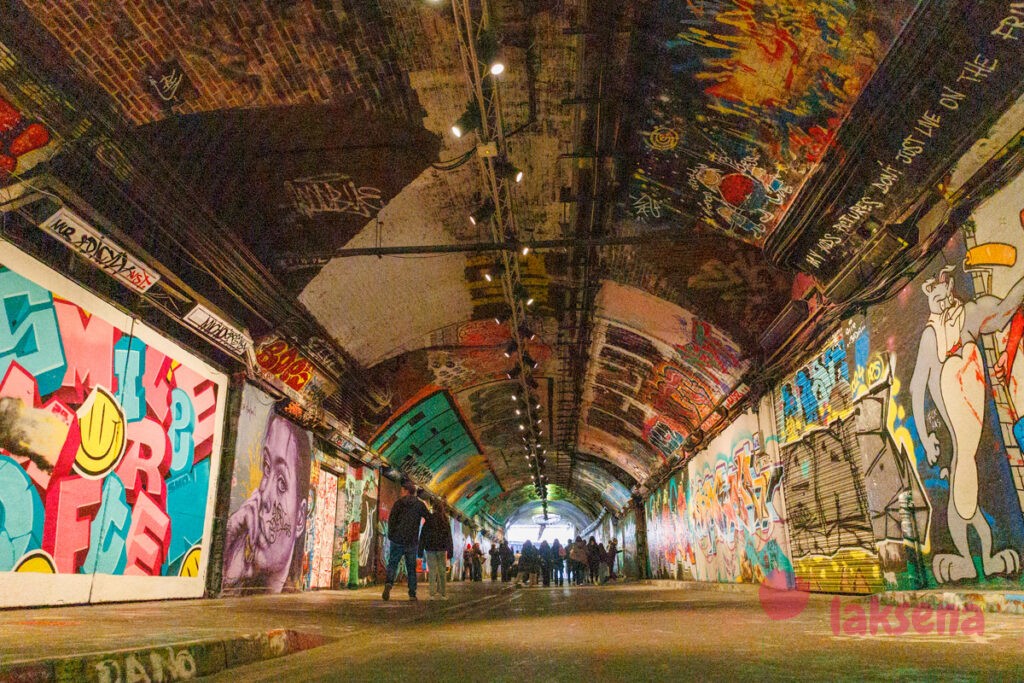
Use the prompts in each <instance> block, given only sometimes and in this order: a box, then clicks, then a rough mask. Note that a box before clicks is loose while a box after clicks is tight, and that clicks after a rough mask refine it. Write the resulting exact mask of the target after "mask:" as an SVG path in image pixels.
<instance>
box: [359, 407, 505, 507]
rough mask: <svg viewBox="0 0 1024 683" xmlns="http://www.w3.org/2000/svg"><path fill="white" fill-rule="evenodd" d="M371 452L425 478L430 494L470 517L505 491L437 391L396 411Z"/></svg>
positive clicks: (453, 409) (373, 441)
mask: <svg viewBox="0 0 1024 683" xmlns="http://www.w3.org/2000/svg"><path fill="white" fill-rule="evenodd" d="M508 403H509V404H510V403H511V401H509V402H508ZM369 448H370V450H372V451H374V452H376V453H378V454H380V456H381V457H382V458H384V460H385V461H387V462H389V463H391V465H392V466H395V467H398V468H399V469H401V470H402V471H403V472H410V473H412V474H413V475H414V476H417V477H421V478H424V479H427V486H428V487H429V488H430V490H432V491H434V492H435V493H437V494H438V495H440V496H442V497H444V498H445V500H447V501H448V504H449V505H451V506H452V507H454V508H456V509H458V510H460V511H461V512H463V513H464V514H466V515H469V516H471V517H472V516H473V515H475V514H477V513H479V512H481V511H482V510H483V509H484V508H485V507H486V505H487V504H488V503H489V501H490V500H491V499H492V498H496V497H497V495H498V494H499V493H501V486H500V485H499V484H498V481H497V479H495V478H494V474H493V473H492V472H491V470H490V465H489V463H488V461H487V458H486V457H484V456H483V455H482V449H481V447H480V444H479V443H478V442H477V441H476V438H475V437H474V436H473V434H472V432H470V430H469V427H468V426H467V424H466V421H465V420H464V418H463V417H462V414H461V412H460V411H459V409H458V407H457V406H456V405H455V402H454V401H453V400H452V398H451V396H450V394H448V392H446V391H441V390H438V389H437V387H427V388H426V389H425V390H424V391H422V392H421V393H420V394H418V395H417V396H415V397H413V398H412V399H410V400H409V401H408V402H407V403H406V404H405V405H404V406H402V407H401V408H400V409H399V410H398V411H396V412H395V414H394V415H393V416H392V417H391V418H390V419H389V420H388V422H387V423H386V424H385V425H384V426H383V427H381V429H380V430H378V432H377V434H376V435H375V436H374V437H373V439H371V441H370V443H369Z"/></svg>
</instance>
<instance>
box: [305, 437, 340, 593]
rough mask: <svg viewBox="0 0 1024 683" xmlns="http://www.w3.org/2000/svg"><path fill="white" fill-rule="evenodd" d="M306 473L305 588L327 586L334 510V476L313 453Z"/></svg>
mask: <svg viewBox="0 0 1024 683" xmlns="http://www.w3.org/2000/svg"><path fill="white" fill-rule="evenodd" d="M317 456H318V457H317V459H315V460H314V462H313V466H312V471H311V473H310V486H309V511H310V512H309V519H308V522H307V528H308V530H309V531H308V532H307V534H306V549H307V550H306V552H307V555H308V558H309V571H308V576H307V579H306V584H307V586H308V587H309V588H330V587H331V577H332V562H333V557H334V545H335V543H334V533H335V515H337V513H338V477H337V475H335V474H334V473H333V472H331V471H330V470H327V469H324V468H323V467H322V466H321V465H320V463H319V462H318V460H319V459H320V458H322V457H323V455H322V454H321V453H317Z"/></svg>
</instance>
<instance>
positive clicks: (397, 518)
mask: <svg viewBox="0 0 1024 683" xmlns="http://www.w3.org/2000/svg"><path fill="white" fill-rule="evenodd" d="M427 514H428V513H427V506H426V505H424V504H423V501H422V500H420V499H419V498H417V497H416V484H415V483H413V481H412V480H411V479H406V480H404V481H402V497H401V498H399V499H398V500H396V501H395V504H394V505H393V506H392V508H391V516H390V517H389V518H388V540H390V541H391V551H390V552H389V553H388V569H387V582H386V583H385V584H384V594H383V595H382V596H381V597H382V598H384V599H385V600H390V599H391V587H392V586H394V585H395V572H397V571H398V562H399V561H400V560H401V559H402V558H403V557H404V558H405V573H406V574H407V575H408V577H409V599H410V600H415V599H416V555H417V551H418V547H417V546H418V544H419V539H420V520H422V519H426V518H427Z"/></svg>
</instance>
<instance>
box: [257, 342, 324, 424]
mask: <svg viewBox="0 0 1024 683" xmlns="http://www.w3.org/2000/svg"><path fill="white" fill-rule="evenodd" d="M256 366H257V367H258V368H259V369H260V370H261V371H262V373H263V375H262V376H263V378H264V379H266V380H267V381H268V382H270V383H272V384H274V385H275V386H278V387H279V388H280V389H281V390H282V391H284V392H285V393H287V394H288V395H289V396H290V397H291V398H292V399H293V400H294V401H295V402H296V403H297V405H296V407H295V410H296V411H297V413H299V414H301V418H299V416H296V417H297V418H299V419H302V420H303V421H304V422H309V423H312V424H317V423H319V422H321V420H322V419H323V402H324V399H325V398H327V397H328V396H329V395H330V394H332V393H334V390H335V388H336V387H335V386H334V384H333V383H331V382H330V381H329V380H327V379H326V378H325V377H324V376H323V375H321V374H319V373H318V372H316V370H315V369H314V368H313V365H312V364H311V362H310V361H309V360H308V359H307V358H305V357H304V356H303V355H302V353H301V352H300V351H299V350H298V348H297V347H296V346H294V345H293V344H291V343H290V342H288V341H286V340H284V339H282V338H280V337H273V336H272V337H270V338H269V339H266V340H264V341H263V342H262V343H261V344H260V345H259V346H258V347H257V349H256ZM307 413H308V415H306V414H307Z"/></svg>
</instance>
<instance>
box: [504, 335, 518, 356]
mask: <svg viewBox="0 0 1024 683" xmlns="http://www.w3.org/2000/svg"><path fill="white" fill-rule="evenodd" d="M518 349H519V347H518V346H517V345H516V342H515V340H514V339H513V340H512V341H510V342H509V343H508V344H506V345H505V358H511V357H512V354H513V353H515V352H516V351H517V350H518Z"/></svg>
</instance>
